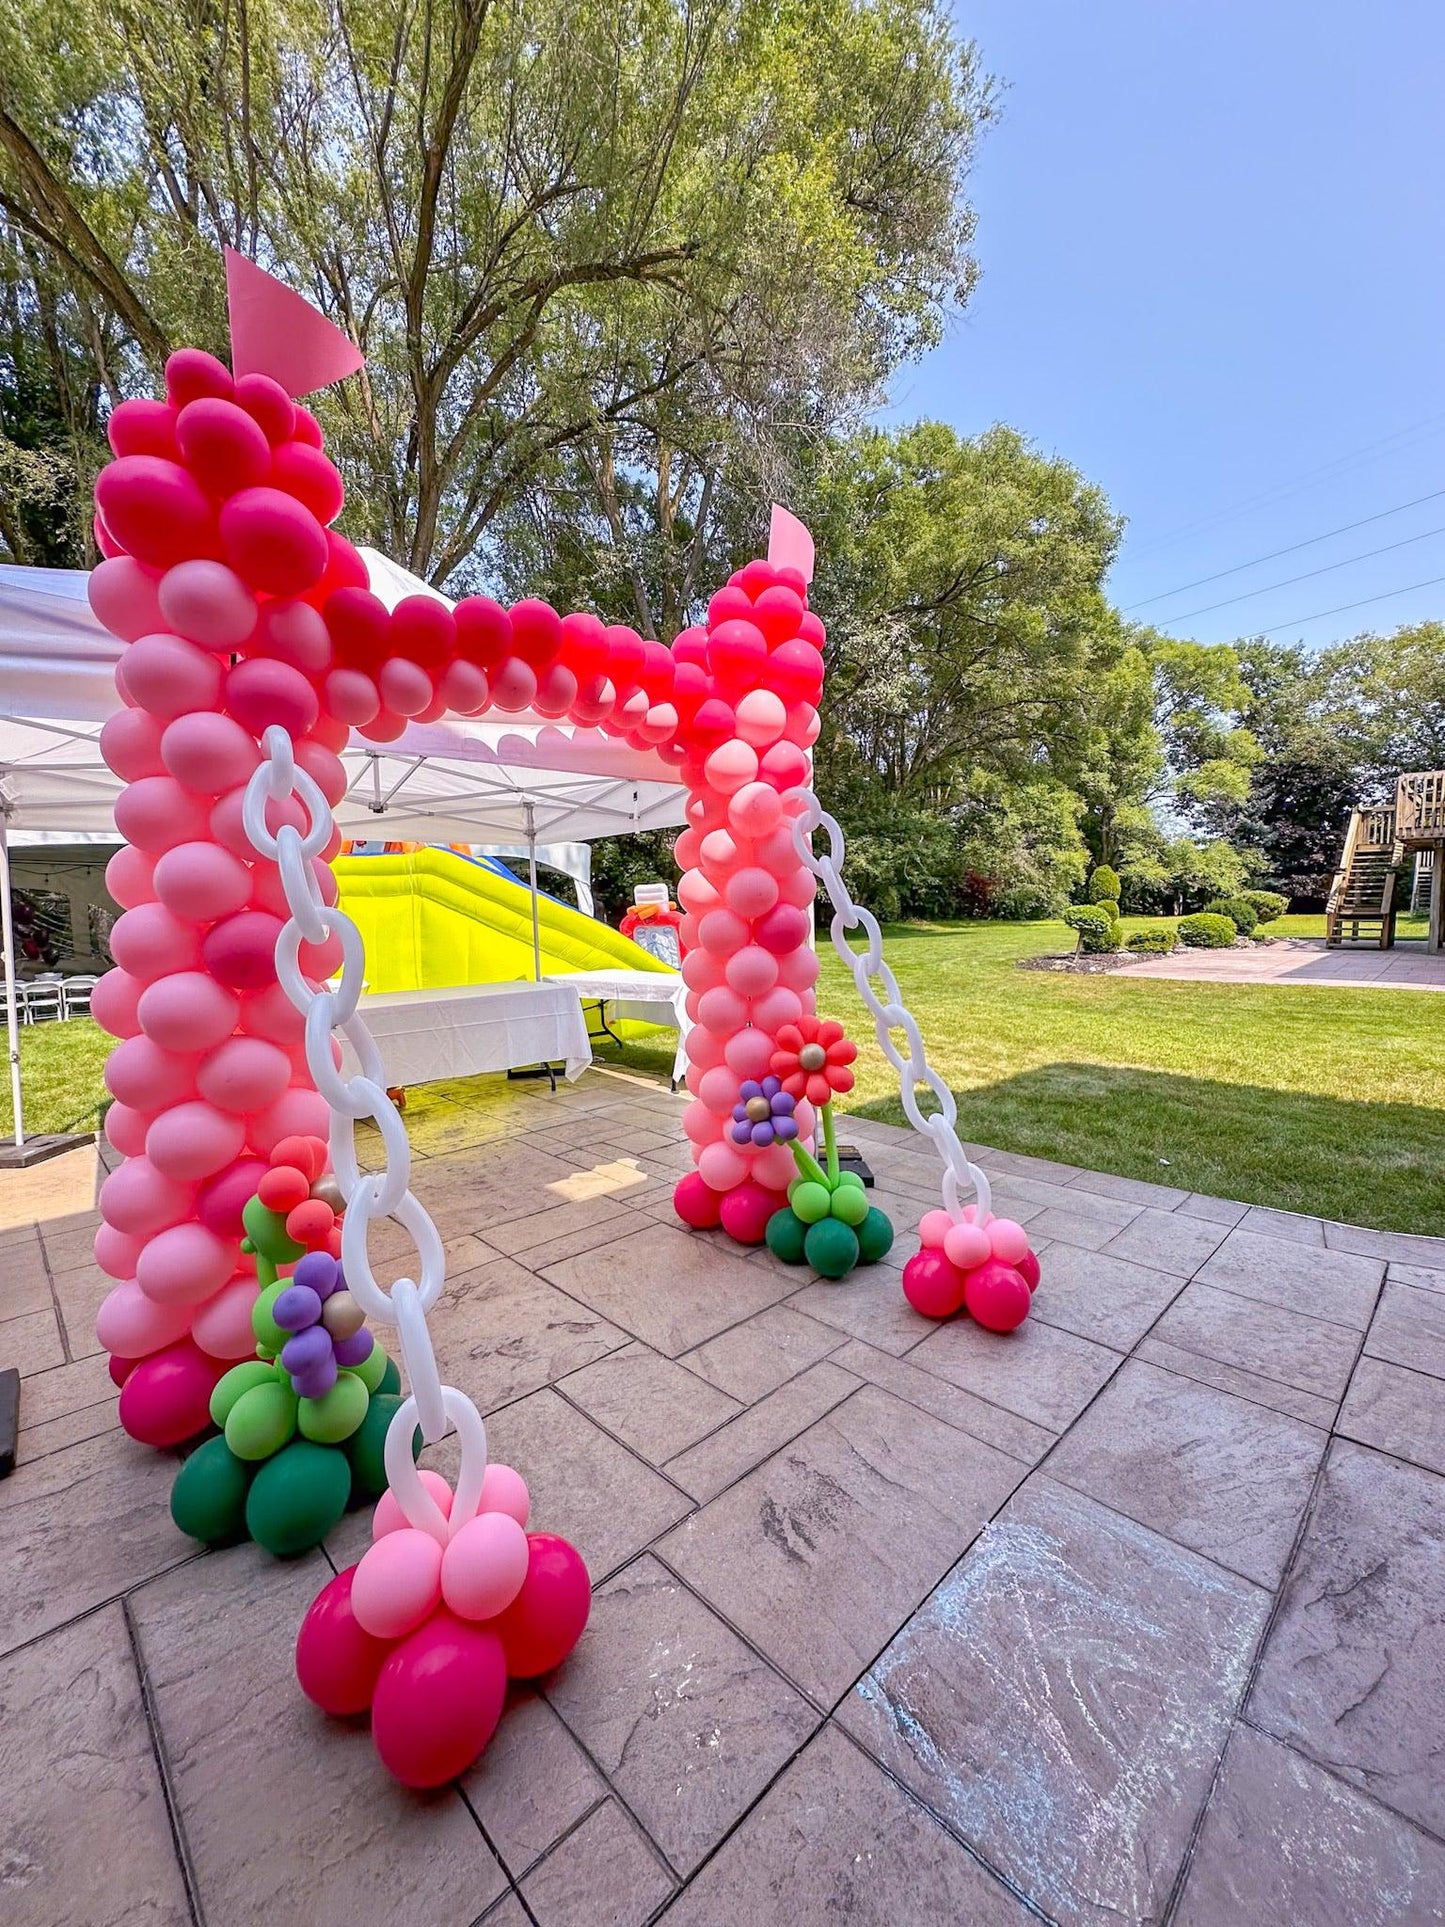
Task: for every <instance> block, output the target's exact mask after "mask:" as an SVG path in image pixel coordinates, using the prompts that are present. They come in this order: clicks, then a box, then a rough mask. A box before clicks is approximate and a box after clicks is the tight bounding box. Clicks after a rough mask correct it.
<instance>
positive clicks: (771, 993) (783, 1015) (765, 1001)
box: [748, 984, 803, 1033]
mask: <svg viewBox="0 0 1445 1927" xmlns="http://www.w3.org/2000/svg"><path fill="white" fill-rule="evenodd" d="M748 1015H749V1017H750V1018H751V1019H752V1021H753V1023H755V1024H756V1025H757V1027H758V1029H759V1030H770V1031H772V1032H774V1033H776V1032H777V1031H779V1030H780V1029H781V1028H782V1026H783V1025H784V1024H796V1023H797V1021H798V1019H799V1018H800V1017H801V1016H802V1015H803V1005H802V1001H801V999H800V998H799V996H798V993H797V991H796V990H789V989H787V988H786V986H784V985H783V984H775V985H774V986H773V988H772V989H771V990H768V991H765V992H764V993H763V995H762V996H761V997H754V998H753V1000H752V1002H751V1004H750V1005H749V1007H748Z"/></svg>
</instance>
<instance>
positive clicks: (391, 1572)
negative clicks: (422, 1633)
mask: <svg viewBox="0 0 1445 1927" xmlns="http://www.w3.org/2000/svg"><path fill="white" fill-rule="evenodd" d="M524 1536H525V1535H524ZM441 1590H442V1549H441V1547H440V1546H439V1545H438V1544H437V1542H436V1540H435V1539H433V1537H432V1536H431V1534H430V1533H429V1532H422V1531H421V1530H420V1529H419V1528H418V1527H416V1526H403V1527H402V1528H401V1530H400V1531H399V1532H388V1533H385V1534H384V1535H383V1536H382V1537H381V1538H380V1539H375V1540H373V1541H372V1543H371V1545H369V1546H368V1547H367V1549H366V1551H365V1552H364V1553H363V1554H362V1556H361V1560H360V1563H359V1564H358V1566H357V1568H356V1577H355V1578H354V1579H353V1580H352V1582H351V1610H352V1612H353V1613H354V1614H355V1616H356V1623H357V1625H358V1626H360V1627H361V1629H362V1631H363V1632H367V1633H370V1634H371V1635H372V1637H373V1638H374V1639H402V1638H404V1637H405V1635H406V1634H407V1633H409V1632H411V1631H413V1630H414V1628H416V1627H417V1626H420V1625H421V1623H422V1621H423V1620H424V1619H427V1618H429V1617H430V1615H431V1613H432V1611H433V1610H434V1608H435V1607H436V1605H437V1603H438V1601H439V1600H440V1598H441Z"/></svg>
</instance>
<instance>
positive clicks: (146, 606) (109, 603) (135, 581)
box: [85, 555, 162, 642]
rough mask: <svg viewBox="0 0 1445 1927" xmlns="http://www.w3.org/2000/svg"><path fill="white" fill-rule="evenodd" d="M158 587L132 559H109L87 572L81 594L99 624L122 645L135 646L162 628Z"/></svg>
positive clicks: (128, 557) (151, 576) (114, 556)
mask: <svg viewBox="0 0 1445 1927" xmlns="http://www.w3.org/2000/svg"><path fill="white" fill-rule="evenodd" d="M158 586H159V585H158V584H157V582H156V578H155V577H154V576H153V575H151V574H149V573H148V572H147V571H146V570H145V569H143V568H142V567H141V565H140V563H139V562H137V561H136V560H135V558H134V557H133V556H129V555H113V556H109V557H107V558H106V559H105V560H104V561H103V562H100V563H98V564H97V565H96V567H95V568H93V569H92V570H91V572H90V578H89V580H88V581H87V583H86V585H85V593H86V599H87V600H88V601H89V603H90V606H91V608H92V610H93V611H94V612H95V618H96V620H97V621H98V622H99V623H101V624H102V625H103V626H104V627H105V628H107V629H109V631H110V633H111V634H112V635H113V636H119V637H120V639H121V641H122V642H135V641H136V640H137V638H138V637H140V636H145V635H149V634H150V633H151V631H152V630H155V629H159V628H161V627H162V619H161V605H160V601H159V599H158V597H157V594H156V590H157V588H158Z"/></svg>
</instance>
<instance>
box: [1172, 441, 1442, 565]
mask: <svg viewBox="0 0 1445 1927" xmlns="http://www.w3.org/2000/svg"><path fill="white" fill-rule="evenodd" d="M1442 422H1445V415H1430V416H1427V417H1426V419H1425V420H1424V421H1422V422H1416V423H1414V424H1413V426H1412V427H1409V428H1397V429H1396V430H1395V431H1394V433H1393V434H1390V435H1382V436H1381V438H1380V439H1379V441H1377V442H1367V443H1366V444H1365V446H1364V447H1363V448H1357V449H1356V450H1355V451H1354V452H1353V453H1352V454H1349V455H1338V456H1336V457H1335V459H1334V460H1333V461H1329V462H1324V463H1322V464H1321V465H1320V467H1319V468H1312V469H1308V470H1307V471H1306V472H1305V474H1304V475H1302V476H1300V477H1299V479H1298V480H1296V481H1292V482H1282V483H1280V484H1279V485H1278V486H1277V487H1274V488H1270V489H1266V490H1264V492H1263V493H1262V494H1260V495H1254V496H1251V497H1250V498H1249V500H1248V501H1245V502H1239V503H1236V504H1235V505H1234V506H1233V507H1232V508H1225V509H1218V510H1216V511H1214V512H1213V513H1211V514H1209V515H1202V516H1200V517H1198V518H1197V519H1196V520H1195V521H1193V522H1186V523H1184V524H1183V526H1182V527H1180V528H1177V529H1174V530H1173V531H1172V532H1171V533H1170V534H1168V535H1165V536H1161V537H1160V538H1159V540H1158V541H1157V542H1150V543H1148V544H1146V545H1145V547H1144V548H1142V549H1136V550H1135V551H1134V556H1135V559H1136V560H1138V559H1139V558H1140V557H1142V556H1146V555H1153V554H1154V553H1155V552H1156V551H1157V550H1159V549H1167V548H1171V547H1172V546H1173V544H1174V543H1175V542H1178V541H1180V540H1182V539H1183V537H1184V536H1186V535H1193V534H1194V533H1195V532H1196V531H1197V530H1199V529H1204V528H1213V527H1216V526H1218V525H1219V524H1221V523H1224V522H1232V521H1234V520H1235V519H1236V517H1238V516H1241V515H1247V514H1248V513H1249V511H1250V510H1251V509H1256V508H1263V507H1265V506H1266V505H1267V504H1270V503H1273V502H1276V501H1281V500H1284V499H1285V498H1287V497H1288V496H1291V495H1297V494H1299V493H1300V491H1301V490H1302V489H1306V488H1309V487H1310V486H1312V485H1313V484H1314V483H1315V482H1317V481H1320V480H1322V479H1323V478H1324V477H1326V476H1334V475H1337V474H1340V473H1345V472H1347V471H1348V470H1349V469H1351V468H1353V467H1358V466H1359V465H1360V463H1362V462H1366V461H1368V460H1370V459H1371V458H1373V457H1374V456H1375V455H1377V454H1379V453H1381V452H1382V451H1383V450H1384V449H1386V448H1388V447H1389V446H1390V445H1391V444H1392V443H1396V442H1406V441H1408V440H1410V439H1411V438H1412V437H1415V436H1423V435H1428V434H1429V433H1430V432H1431V431H1432V430H1434V429H1436V428H1438V427H1439V425H1440V424H1441V423H1442ZM1397 452H1398V451H1397Z"/></svg>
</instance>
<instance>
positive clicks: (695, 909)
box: [677, 870, 722, 917]
mask: <svg viewBox="0 0 1445 1927" xmlns="http://www.w3.org/2000/svg"><path fill="white" fill-rule="evenodd" d="M677 900H678V902H679V903H680V904H681V905H682V907H683V909H684V910H690V911H691V912H692V913H693V915H694V916H696V917H705V916H706V915H707V913H708V911H709V910H715V909H716V908H717V907H718V905H719V904H720V903H721V902H722V898H721V897H720V896H719V895H718V893H717V891H716V890H715V889H714V888H713V886H712V884H710V883H709V882H708V880H707V878H706V877H705V876H704V875H703V873H702V871H701V870H689V871H688V872H687V873H686V875H685V876H684V877H683V878H682V880H681V882H680V883H679V884H678V886H677Z"/></svg>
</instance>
